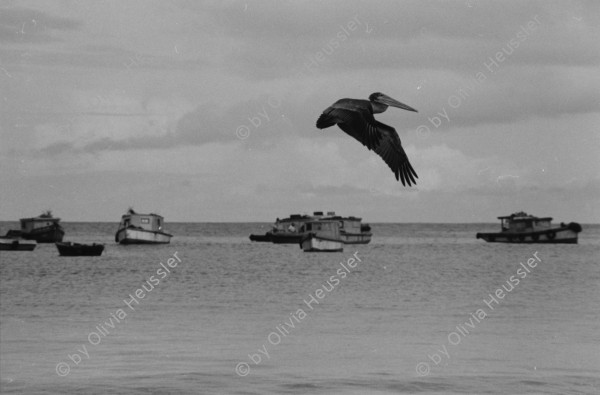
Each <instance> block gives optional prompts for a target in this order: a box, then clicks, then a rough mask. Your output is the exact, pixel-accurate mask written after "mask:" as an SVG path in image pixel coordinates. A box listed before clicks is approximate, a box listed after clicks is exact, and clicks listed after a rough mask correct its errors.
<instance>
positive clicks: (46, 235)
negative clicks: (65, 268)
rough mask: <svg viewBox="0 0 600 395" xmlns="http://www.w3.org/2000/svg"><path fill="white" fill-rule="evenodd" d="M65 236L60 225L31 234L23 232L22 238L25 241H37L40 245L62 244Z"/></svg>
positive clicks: (38, 229) (39, 229)
mask: <svg viewBox="0 0 600 395" xmlns="http://www.w3.org/2000/svg"><path fill="white" fill-rule="evenodd" d="M64 236H65V231H64V230H63V228H62V226H60V225H51V226H45V227H43V228H37V229H34V230H32V231H31V232H21V237H22V238H24V239H25V240H35V241H36V242H38V243H56V242H61V241H62V240H63V237H64Z"/></svg>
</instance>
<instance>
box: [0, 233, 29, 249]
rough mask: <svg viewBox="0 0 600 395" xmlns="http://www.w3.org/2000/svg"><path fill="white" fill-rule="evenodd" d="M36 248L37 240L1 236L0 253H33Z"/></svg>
mask: <svg viewBox="0 0 600 395" xmlns="http://www.w3.org/2000/svg"><path fill="white" fill-rule="evenodd" d="M36 246H37V242H36V241H35V240H25V239H19V238H16V237H7V236H0V251H33V250H34V249H35V247H36Z"/></svg>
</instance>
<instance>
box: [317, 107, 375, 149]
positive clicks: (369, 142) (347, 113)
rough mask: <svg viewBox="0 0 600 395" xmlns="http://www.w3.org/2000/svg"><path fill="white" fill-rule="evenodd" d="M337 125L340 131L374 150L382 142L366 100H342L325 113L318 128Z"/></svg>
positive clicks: (319, 121)
mask: <svg viewBox="0 0 600 395" xmlns="http://www.w3.org/2000/svg"><path fill="white" fill-rule="evenodd" d="M335 124H337V125H338V126H339V127H340V129H342V130H343V131H344V132H346V133H347V134H349V135H350V136H352V137H354V138H355V139H356V140H358V141H360V142H361V143H362V144H363V145H364V146H366V147H367V148H368V149H369V150H374V149H375V148H376V147H377V146H378V145H379V142H380V140H381V134H380V133H379V131H378V130H377V121H376V120H375V118H373V113H372V108H371V103H369V102H368V101H366V100H353V99H342V100H338V101H337V102H335V103H334V104H333V105H332V106H331V107H329V108H327V109H326V110H325V111H323V114H321V116H320V117H319V119H318V120H317V127H318V128H319V129H325V128H328V127H330V126H333V125H335Z"/></svg>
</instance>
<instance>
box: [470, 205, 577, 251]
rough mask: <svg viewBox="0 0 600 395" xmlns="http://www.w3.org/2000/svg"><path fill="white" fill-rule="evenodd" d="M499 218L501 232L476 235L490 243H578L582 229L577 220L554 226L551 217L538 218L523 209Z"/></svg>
mask: <svg viewBox="0 0 600 395" xmlns="http://www.w3.org/2000/svg"><path fill="white" fill-rule="evenodd" d="M498 219H499V220H500V228H501V231H500V232H490V233H477V235H476V237H477V238H478V239H483V240H485V241H487V242H489V243H524V244H531V243H548V244H577V237H578V233H579V232H581V230H582V228H581V225H579V224H578V223H577V222H571V223H569V224H565V223H561V224H560V226H558V225H554V226H553V225H552V218H551V217H543V218H538V217H535V216H533V215H528V214H527V213H525V212H522V211H521V212H519V213H514V214H511V215H507V216H502V217H498Z"/></svg>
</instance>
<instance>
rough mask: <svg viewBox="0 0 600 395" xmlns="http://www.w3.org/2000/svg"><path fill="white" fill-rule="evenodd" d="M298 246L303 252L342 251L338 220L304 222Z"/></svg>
mask: <svg viewBox="0 0 600 395" xmlns="http://www.w3.org/2000/svg"><path fill="white" fill-rule="evenodd" d="M300 232H301V233H302V234H304V236H303V238H302V240H301V241H300V248H302V250H303V251H304V252H342V251H344V242H343V241H342V239H341V238H340V221H337V220H322V219H321V220H316V221H308V222H306V223H304V224H303V225H302V226H301V228H300Z"/></svg>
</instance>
